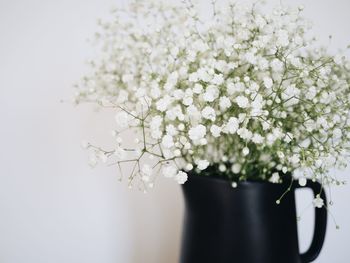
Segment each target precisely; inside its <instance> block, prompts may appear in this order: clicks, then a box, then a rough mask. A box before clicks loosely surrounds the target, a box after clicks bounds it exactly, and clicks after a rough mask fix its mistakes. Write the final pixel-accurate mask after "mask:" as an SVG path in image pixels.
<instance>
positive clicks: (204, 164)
mask: <svg viewBox="0 0 350 263" xmlns="http://www.w3.org/2000/svg"><path fill="white" fill-rule="evenodd" d="M196 164H197V168H198V169H199V170H205V169H207V167H208V166H209V162H208V161H207V160H197V161H196Z"/></svg>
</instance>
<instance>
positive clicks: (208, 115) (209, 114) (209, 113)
mask: <svg viewBox="0 0 350 263" xmlns="http://www.w3.org/2000/svg"><path fill="white" fill-rule="evenodd" d="M202 116H203V118H204V119H208V120H211V121H215V116H216V114H215V110H214V109H213V108H212V107H210V106H206V107H205V108H204V109H203V110H202Z"/></svg>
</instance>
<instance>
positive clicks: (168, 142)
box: [162, 134, 174, 149]
mask: <svg viewBox="0 0 350 263" xmlns="http://www.w3.org/2000/svg"><path fill="white" fill-rule="evenodd" d="M162 145H163V146H164V147H165V148H166V149H169V148H171V147H173V146H174V140H173V137H172V136H170V135H168V134H167V135H164V136H163V139H162Z"/></svg>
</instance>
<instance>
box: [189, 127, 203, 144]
mask: <svg viewBox="0 0 350 263" xmlns="http://www.w3.org/2000/svg"><path fill="white" fill-rule="evenodd" d="M206 133H207V130H206V128H205V126H204V125H202V124H199V125H197V126H195V127H192V128H191V129H190V130H189V132H188V135H189V137H190V139H191V140H192V141H198V140H200V139H202V138H203V137H204V136H205V134H206Z"/></svg>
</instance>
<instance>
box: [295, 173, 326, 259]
mask: <svg viewBox="0 0 350 263" xmlns="http://www.w3.org/2000/svg"><path fill="white" fill-rule="evenodd" d="M305 187H308V188H311V190H312V192H313V194H314V197H316V196H317V195H318V194H319V195H320V197H321V198H322V199H323V201H324V204H325V205H327V197H326V194H325V191H324V189H322V185H321V184H320V183H318V182H312V181H311V180H308V181H307V184H306V186H305ZM297 188H302V187H301V186H297ZM326 229H327V209H326V207H325V206H323V207H322V208H315V229H314V235H313V238H312V242H311V245H310V247H309V249H308V250H307V251H306V252H305V253H302V254H301V255H300V257H301V262H302V263H307V262H312V261H314V260H315V259H316V258H317V257H318V255H319V254H320V252H321V249H322V246H323V242H324V239H325V236H326Z"/></svg>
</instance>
